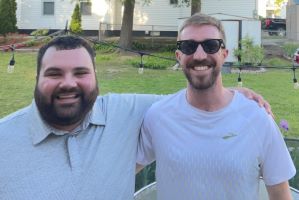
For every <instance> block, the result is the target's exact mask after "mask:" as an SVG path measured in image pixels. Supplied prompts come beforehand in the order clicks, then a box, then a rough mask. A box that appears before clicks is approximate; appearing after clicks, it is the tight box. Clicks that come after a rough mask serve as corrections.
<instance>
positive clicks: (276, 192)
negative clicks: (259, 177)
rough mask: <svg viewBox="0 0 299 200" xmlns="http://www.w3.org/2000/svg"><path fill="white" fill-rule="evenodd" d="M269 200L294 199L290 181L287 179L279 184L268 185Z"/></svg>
mask: <svg viewBox="0 0 299 200" xmlns="http://www.w3.org/2000/svg"><path fill="white" fill-rule="evenodd" d="M266 187H267V191H268V195H269V200H292V199H293V198H292V196H291V192H290V188H289V183H288V182H287V181H285V182H282V183H279V184H277V185H271V186H266Z"/></svg>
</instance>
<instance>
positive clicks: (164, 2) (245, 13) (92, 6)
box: [17, 0, 265, 35]
mask: <svg viewBox="0 0 299 200" xmlns="http://www.w3.org/2000/svg"><path fill="white" fill-rule="evenodd" d="M178 1H179V0H153V1H152V2H151V3H150V4H145V3H144V0H136V4H135V13H134V30H135V31H142V32H143V34H151V33H152V34H157V35H159V34H160V35H163V33H166V34H170V35H171V33H172V34H176V31H177V27H178V25H179V24H178V23H179V20H178V19H180V18H184V17H188V16H190V13H191V11H190V10H191V9H190V7H186V6H179V5H178ZM75 2H76V1H75V0H73V1H71V0H17V21H18V22H17V26H18V28H19V30H20V32H31V31H33V30H35V29H42V28H45V29H50V30H58V29H64V28H65V26H66V23H67V21H68V23H70V19H71V15H72V12H73V9H74V6H75ZM263 2H265V1H264V0H238V1H236V0H202V12H203V13H206V14H211V13H223V14H230V15H236V16H241V17H245V18H256V17H257V15H258V14H259V13H260V12H262V11H260V10H265V9H264V8H265V5H264V4H265V3H263ZM80 5H81V11H82V28H83V30H85V31H86V32H87V33H94V34H97V32H98V30H99V29H101V30H105V31H110V32H118V33H119V30H120V24H121V20H122V15H121V13H122V4H121V0H90V2H87V1H86V0H85V1H80ZM100 27H101V28H100Z"/></svg>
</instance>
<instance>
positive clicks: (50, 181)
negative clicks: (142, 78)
mask: <svg viewBox="0 0 299 200" xmlns="http://www.w3.org/2000/svg"><path fill="white" fill-rule="evenodd" d="M159 98H161V97H160V96H154V95H134V94H109V95H106V96H103V97H98V98H97V100H96V102H95V105H94V107H93V109H92V111H91V112H90V113H89V114H88V115H87V116H86V118H85V120H84V122H83V123H82V124H81V125H80V127H77V128H76V129H75V130H74V131H73V132H71V133H70V132H63V131H59V130H56V129H53V128H52V127H50V126H48V125H47V124H45V123H44V122H43V121H42V119H41V118H40V116H39V113H38V110H37V108H36V105H35V102H34V101H33V102H32V104H31V105H30V106H28V107H26V108H24V109H22V110H19V111H17V112H15V113H13V114H11V115H9V116H7V117H5V118H3V119H1V120H0V199H5V200H24V199H26V200H27V199H30V200H33V199H34V200H47V199H49V200H50V199H51V200H56V199H61V200H69V199H70V200H73V199H74V200H75V199H76V200H83V199H84V200H93V199H103V200H118V199H119V200H127V199H128V200H129V199H133V193H134V182H135V161H136V148H137V141H138V134H139V129H140V126H141V123H142V118H143V114H144V112H145V111H146V110H147V108H148V107H149V106H150V105H151V104H152V102H153V101H156V100H158V99H159Z"/></svg>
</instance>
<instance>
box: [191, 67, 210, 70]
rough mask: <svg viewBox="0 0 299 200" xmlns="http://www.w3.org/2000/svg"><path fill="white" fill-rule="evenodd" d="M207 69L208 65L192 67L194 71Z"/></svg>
mask: <svg viewBox="0 0 299 200" xmlns="http://www.w3.org/2000/svg"><path fill="white" fill-rule="evenodd" d="M207 69H209V67H208V66H198V67H194V70H196V71H204V70H207Z"/></svg>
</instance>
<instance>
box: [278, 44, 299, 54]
mask: <svg viewBox="0 0 299 200" xmlns="http://www.w3.org/2000/svg"><path fill="white" fill-rule="evenodd" d="M282 48H283V53H284V55H285V56H287V57H290V58H291V57H293V54H294V53H295V51H296V49H297V48H299V44H298V43H297V44H296V43H285V44H284V45H283V46H282Z"/></svg>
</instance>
